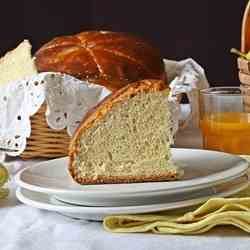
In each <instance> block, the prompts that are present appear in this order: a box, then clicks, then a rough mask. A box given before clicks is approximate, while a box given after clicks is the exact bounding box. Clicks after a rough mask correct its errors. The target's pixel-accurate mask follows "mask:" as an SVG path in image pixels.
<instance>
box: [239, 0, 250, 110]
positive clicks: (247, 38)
mask: <svg viewBox="0 0 250 250" xmlns="http://www.w3.org/2000/svg"><path fill="white" fill-rule="evenodd" d="M241 51H242V52H243V53H247V52H248V51H250V1H249V2H248V4H247V7H246V10H245V13H244V16H243V20H242V30H241ZM238 69H239V79H240V82H241V89H242V92H243V96H244V97H243V101H244V108H245V111H247V112H250V62H249V61H247V60H245V59H244V58H241V57H239V58H238Z"/></svg>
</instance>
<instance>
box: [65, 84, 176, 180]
mask: <svg viewBox="0 0 250 250" xmlns="http://www.w3.org/2000/svg"><path fill="white" fill-rule="evenodd" d="M168 92H169V91H168V89H166V85H165V84H164V83H163V82H162V81H160V80H143V81H139V82H136V83H133V84H129V85H127V86H126V87H124V88H122V89H120V90H119V91H117V92H114V93H113V94H111V95H110V96H109V97H107V98H106V99H105V100H104V101H103V102H102V103H100V104H99V105H98V106H97V107H96V108H95V109H94V110H93V111H91V112H89V114H88V115H87V116H86V118H85V119H84V120H83V122H82V124H81V125H80V126H79V128H78V130H77V131H76V133H75V135H74V137H73V138H72V141H71V144H70V149H69V158H70V164H69V172H70V174H71V176H72V177H73V179H74V180H75V181H77V182H78V183H80V184H100V183H131V182H147V181H165V180H174V179H177V178H178V177H179V174H180V172H179V170H178V168H177V167H175V166H173V165H172V164H171V161H170V144H171V143H172V131H171V129H172V128H171V111H170V108H169V105H168V101H167V96H168Z"/></svg>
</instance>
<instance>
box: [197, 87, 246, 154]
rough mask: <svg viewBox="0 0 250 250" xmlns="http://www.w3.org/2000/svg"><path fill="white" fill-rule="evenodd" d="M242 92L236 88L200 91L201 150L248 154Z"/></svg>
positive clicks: (244, 99) (244, 96)
mask: <svg viewBox="0 0 250 250" xmlns="http://www.w3.org/2000/svg"><path fill="white" fill-rule="evenodd" d="M245 93H246V91H243V90H242V88H240V87H215V88H209V89H205V90H202V91H201V92H200V128H201V130H202V136H203V147H204V148H205V149H210V150H218V151H224V152H228V153H233V154H250V112H247V111H249V110H248V109H247V106H246V102H245V101H246V100H247V99H248V97H247V96H246V94H245ZM249 98H250V97H249Z"/></svg>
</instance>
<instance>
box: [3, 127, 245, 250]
mask: <svg viewBox="0 0 250 250" xmlns="http://www.w3.org/2000/svg"><path fill="white" fill-rule="evenodd" d="M176 144H177V146H179V147H180V146H183V147H200V145H201V140H200V136H199V134H198V133H194V132H193V130H190V129H186V130H184V131H182V133H181V134H179V135H178V136H177V140H176ZM10 187H11V195H10V197H9V198H8V199H6V200H0V250H21V249H22V250H38V249H39V250H40V249H41V250H78V249H81V250H88V249H91V250H98V249H102V250H123V249H129V250H130V249H136V250H152V249H157V250H166V249H176V250H180V249H185V250H196V249H197V250H198V249H199V250H200V249H202V250H215V249H220V250H249V249H250V239H249V235H248V234H246V233H244V232H242V231H240V230H238V229H235V228H233V227H221V228H216V229H214V230H212V231H210V232H209V233H206V234H204V235H199V236H180V235H153V234H112V233H108V232H106V231H104V230H103V228H102V224H101V223H99V222H90V221H81V220H73V219H70V218H67V217H64V216H62V215H60V214H57V213H54V212H49V211H44V210H39V209H36V208H33V207H29V206H26V205H23V204H21V203H20V202H18V201H17V199H16V197H15V184H14V183H13V182H12V183H10Z"/></svg>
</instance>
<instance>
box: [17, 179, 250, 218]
mask: <svg viewBox="0 0 250 250" xmlns="http://www.w3.org/2000/svg"><path fill="white" fill-rule="evenodd" d="M248 184H249V183H248V177H247V175H244V176H242V177H240V178H237V180H234V181H231V182H230V183H227V184H220V185H218V186H217V187H216V188H208V189H207V190H203V191H202V192H200V193H199V195H197V197H195V198H194V197H192V198H190V197H188V196H185V200H183V195H181V194H174V195H173V197H172V198H173V200H172V201H168V202H166V201H165V202H163V203H160V204H151V205H142V206H124V207H87V206H76V205H71V204H67V203H64V202H61V201H58V200H57V199H55V198H54V197H53V196H52V195H49V194H46V193H40V192H34V191H30V190H27V189H24V188H20V187H19V188H17V191H16V195H17V198H18V199H19V200H20V201H21V202H23V203H25V204H27V205H30V206H33V207H36V208H40V209H46V210H50V211H56V212H59V213H62V214H64V215H66V216H70V217H72V218H78V219H87V220H102V219H103V218H104V217H105V216H107V215H115V214H116V215H117V214H136V213H148V212H156V211H163V210H172V209H177V208H183V207H189V206H193V205H198V204H200V203H202V202H205V201H207V200H208V199H210V198H212V197H226V196H230V195H233V194H235V193H237V192H239V191H241V190H243V189H245V188H247V186H248ZM209 192H210V194H209V195H208V193H209ZM178 199H180V200H179V201H178Z"/></svg>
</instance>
